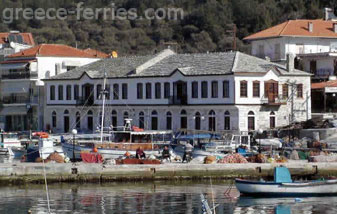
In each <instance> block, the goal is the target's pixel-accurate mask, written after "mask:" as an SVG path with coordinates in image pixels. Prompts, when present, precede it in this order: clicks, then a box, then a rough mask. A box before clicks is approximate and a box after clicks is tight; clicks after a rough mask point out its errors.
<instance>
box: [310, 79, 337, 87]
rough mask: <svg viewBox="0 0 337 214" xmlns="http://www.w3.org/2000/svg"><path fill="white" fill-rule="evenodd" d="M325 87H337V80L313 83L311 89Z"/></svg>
mask: <svg viewBox="0 0 337 214" xmlns="http://www.w3.org/2000/svg"><path fill="white" fill-rule="evenodd" d="M325 87H337V80H330V81H327V82H317V83H311V89H323V88H325Z"/></svg>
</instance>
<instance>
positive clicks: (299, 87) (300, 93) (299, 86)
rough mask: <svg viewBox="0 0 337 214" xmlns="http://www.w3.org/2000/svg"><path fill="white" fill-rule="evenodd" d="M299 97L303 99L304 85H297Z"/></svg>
mask: <svg viewBox="0 0 337 214" xmlns="http://www.w3.org/2000/svg"><path fill="white" fill-rule="evenodd" d="M297 97H298V98H303V84H297Z"/></svg>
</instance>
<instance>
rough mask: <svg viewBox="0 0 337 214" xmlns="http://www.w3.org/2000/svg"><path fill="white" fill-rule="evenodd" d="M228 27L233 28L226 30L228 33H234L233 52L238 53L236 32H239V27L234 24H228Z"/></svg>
mask: <svg viewBox="0 0 337 214" xmlns="http://www.w3.org/2000/svg"><path fill="white" fill-rule="evenodd" d="M227 26H231V27H233V28H232V30H226V32H227V33H232V37H233V45H232V50H233V51H236V49H237V47H236V32H237V27H236V25H235V24H234V23H233V24H227Z"/></svg>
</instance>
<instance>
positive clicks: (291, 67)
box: [287, 53, 295, 73]
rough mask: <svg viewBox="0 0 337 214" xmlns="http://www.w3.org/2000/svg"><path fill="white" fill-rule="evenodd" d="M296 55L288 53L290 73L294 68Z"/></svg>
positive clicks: (288, 69)
mask: <svg viewBox="0 0 337 214" xmlns="http://www.w3.org/2000/svg"><path fill="white" fill-rule="evenodd" d="M294 61H295V57H294V55H293V54H292V53H288V54H287V71H288V72H289V73H290V72H292V71H293V70H294V67H295V65H294V63H295V62H294Z"/></svg>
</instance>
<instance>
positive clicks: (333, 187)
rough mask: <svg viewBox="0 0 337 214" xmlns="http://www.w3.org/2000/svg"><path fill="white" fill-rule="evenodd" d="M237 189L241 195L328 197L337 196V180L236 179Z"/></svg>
mask: <svg viewBox="0 0 337 214" xmlns="http://www.w3.org/2000/svg"><path fill="white" fill-rule="evenodd" d="M235 185H236V188H237V189H238V190H239V191H240V193H241V194H244V195H251V196H259V197H260V196H277V197H298V196H302V197H303V196H326V195H337V180H326V181H309V182H298V183H297V182H295V183H274V182H259V181H247V180H241V179H236V180H235Z"/></svg>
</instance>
